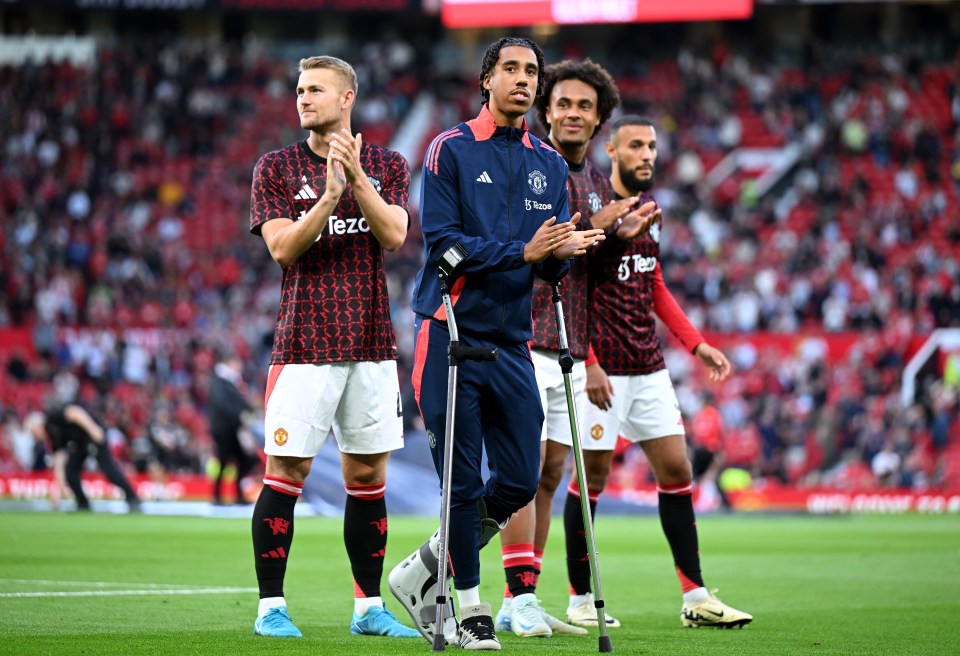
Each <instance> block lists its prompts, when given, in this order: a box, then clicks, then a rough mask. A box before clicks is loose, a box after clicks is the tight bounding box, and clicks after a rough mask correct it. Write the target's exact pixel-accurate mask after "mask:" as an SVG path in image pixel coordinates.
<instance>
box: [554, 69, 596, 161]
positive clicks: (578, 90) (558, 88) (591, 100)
mask: <svg viewBox="0 0 960 656" xmlns="http://www.w3.org/2000/svg"><path fill="white" fill-rule="evenodd" d="M546 117H547V123H549V124H550V141H552V142H553V143H554V145H556V146H559V147H560V148H561V149H563V150H569V149H580V148H583V147H584V146H586V145H587V144H588V143H589V142H590V139H591V138H592V137H593V134H594V132H596V131H597V126H598V125H600V115H599V114H598V113H597V90H596V89H594V88H593V87H592V86H591V85H589V84H587V83H586V82H583V81H581V80H561V81H560V82H557V83H556V84H555V85H554V86H553V90H552V91H551V92H550V104H549V105H547V111H546Z"/></svg>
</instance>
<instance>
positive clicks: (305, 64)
mask: <svg viewBox="0 0 960 656" xmlns="http://www.w3.org/2000/svg"><path fill="white" fill-rule="evenodd" d="M314 68H326V69H328V70H331V71H334V72H335V73H338V74H339V75H340V77H341V79H343V81H344V82H345V83H346V86H347V87H348V88H350V89H353V93H354V94H356V93H357V72H356V71H354V70H353V66H351V65H350V64H348V63H347V62H345V61H343V60H342V59H340V58H339V57H331V56H329V55H318V56H316V57H306V58H304V59H301V60H300V72H301V73H303V72H304V71H308V70H311V69H314Z"/></svg>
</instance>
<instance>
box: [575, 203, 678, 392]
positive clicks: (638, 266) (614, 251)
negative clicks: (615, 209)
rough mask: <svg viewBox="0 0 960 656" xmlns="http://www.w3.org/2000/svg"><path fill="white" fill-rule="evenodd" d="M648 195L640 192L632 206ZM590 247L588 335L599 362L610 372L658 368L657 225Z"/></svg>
mask: <svg viewBox="0 0 960 656" xmlns="http://www.w3.org/2000/svg"><path fill="white" fill-rule="evenodd" d="M652 200H653V196H651V195H649V194H646V193H642V194H640V202H639V203H638V204H637V206H638V207H639V206H641V205H643V204H644V203H648V202H650V201H652ZM614 225H617V224H614ZM595 251H596V252H595V253H593V254H592V255H591V257H590V260H589V265H590V272H589V281H590V287H589V294H590V340H591V343H592V345H593V349H594V352H595V353H596V355H597V359H598V360H599V361H600V366H602V367H603V369H604V370H605V371H606V372H607V374H608V375H611V376H637V375H644V374H650V373H653V372H654V371H658V370H660V369H663V368H664V366H665V365H664V362H663V353H662V352H661V350H660V341H659V339H658V338H657V333H656V320H655V318H654V313H653V295H654V291H653V290H654V279H655V276H656V269H657V263H658V262H659V260H660V224H659V223H656V224H654V226H653V227H652V228H651V229H650V230H649V232H647V233H645V234H643V235H640V236H639V237H637V238H636V239H631V240H629V241H624V240H622V239H618V238H617V236H616V235H615V234H611V235H608V237H607V239H606V240H605V241H603V242H601V243H600V244H598V245H597V246H596V248H595Z"/></svg>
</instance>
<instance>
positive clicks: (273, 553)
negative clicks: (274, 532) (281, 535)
mask: <svg viewBox="0 0 960 656" xmlns="http://www.w3.org/2000/svg"><path fill="white" fill-rule="evenodd" d="M260 557H261V558H286V557H287V552H286V550H284V548H283V547H277V548H276V549H271V550H270V551H268V552H267V553H262V554H260Z"/></svg>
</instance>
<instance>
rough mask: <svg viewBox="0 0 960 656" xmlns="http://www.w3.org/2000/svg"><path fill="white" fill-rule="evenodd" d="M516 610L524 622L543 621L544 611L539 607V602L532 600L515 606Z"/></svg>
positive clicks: (536, 622)
mask: <svg viewBox="0 0 960 656" xmlns="http://www.w3.org/2000/svg"><path fill="white" fill-rule="evenodd" d="M514 612H515V613H517V615H519V616H520V619H521V620H522V621H523V623H524V624H528V625H531V624H539V623H541V622H543V613H542V612H541V611H540V609H539V608H538V607H537V602H535V601H530V602H528V603H526V604H522V605H519V606H517V607H516V608H514Z"/></svg>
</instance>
